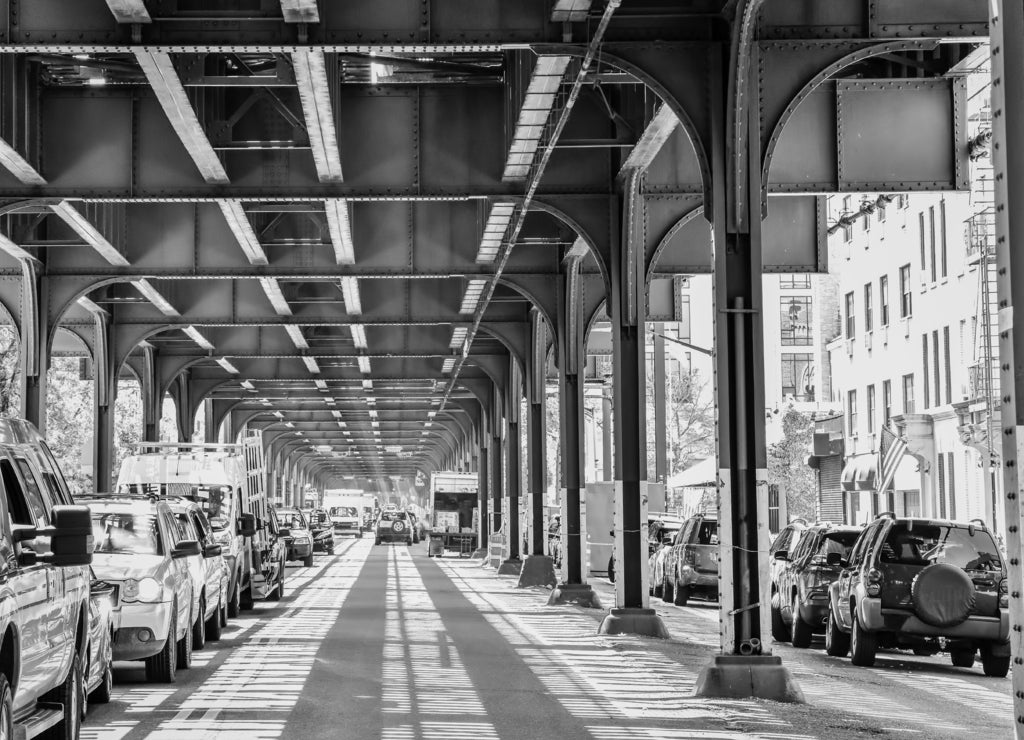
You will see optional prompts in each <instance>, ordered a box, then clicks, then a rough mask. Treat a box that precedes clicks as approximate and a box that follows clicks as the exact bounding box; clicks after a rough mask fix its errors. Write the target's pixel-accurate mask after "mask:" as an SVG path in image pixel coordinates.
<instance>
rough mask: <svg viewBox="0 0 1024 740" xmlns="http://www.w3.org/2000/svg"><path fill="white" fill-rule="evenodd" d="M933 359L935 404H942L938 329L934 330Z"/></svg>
mask: <svg viewBox="0 0 1024 740" xmlns="http://www.w3.org/2000/svg"><path fill="white" fill-rule="evenodd" d="M932 360H933V363H932V365H933V368H932V372H933V379H934V380H935V405H936V406H941V405H942V396H941V395H940V394H941V393H942V385H941V382H942V367H941V366H940V365H939V332H938V330H937V329H936V330H935V331H933V332H932Z"/></svg>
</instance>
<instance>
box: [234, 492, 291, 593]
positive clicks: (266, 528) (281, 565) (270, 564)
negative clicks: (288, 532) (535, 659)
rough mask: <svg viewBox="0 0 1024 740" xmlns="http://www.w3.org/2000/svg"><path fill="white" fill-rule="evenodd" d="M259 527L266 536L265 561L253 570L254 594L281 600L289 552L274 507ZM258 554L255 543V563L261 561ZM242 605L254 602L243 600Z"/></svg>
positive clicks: (264, 544)
mask: <svg viewBox="0 0 1024 740" xmlns="http://www.w3.org/2000/svg"><path fill="white" fill-rule="evenodd" d="M257 527H258V528H259V532H258V534H259V535H261V536H262V537H263V538H264V539H263V545H262V547H264V548H265V550H264V552H265V555H264V556H263V557H264V558H265V562H264V563H263V564H262V565H261V566H260V569H259V572H253V575H252V581H253V590H252V594H253V595H254V596H257V597H259V598H263V599H267V600H268V601H280V600H281V599H283V598H284V584H285V580H286V579H287V576H288V569H287V567H286V565H287V559H286V558H287V557H288V553H287V552H286V548H285V542H284V537H282V536H281V523H280V520H279V519H278V518H277V511H276V510H275V509H273V508H269V509H267V516H266V521H260V522H259V524H258V525H257ZM258 554H259V553H258V552H257V551H256V549H255V543H254V551H253V553H252V557H253V562H254V563H255V562H259V559H258V558H257V555H258ZM242 607H243V608H247V609H248V608H252V603H251V602H246V601H244V600H243V602H242Z"/></svg>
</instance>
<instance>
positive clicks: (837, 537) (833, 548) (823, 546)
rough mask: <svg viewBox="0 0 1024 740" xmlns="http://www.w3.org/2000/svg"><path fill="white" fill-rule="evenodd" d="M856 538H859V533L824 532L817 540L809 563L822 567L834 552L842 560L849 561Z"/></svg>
mask: <svg viewBox="0 0 1024 740" xmlns="http://www.w3.org/2000/svg"><path fill="white" fill-rule="evenodd" d="M858 537H860V532H826V533H825V534H824V535H822V537H821V539H820V540H818V545H817V547H816V548H815V550H814V555H813V556H812V557H811V563H813V564H815V565H824V564H825V562H826V561H827V560H828V556H829V555H831V554H832V553H834V552H837V553H839V555H840V556H842V558H843V560H849V559H850V551H851V550H852V549H853V545H854V543H855V542H856V541H857V538H858Z"/></svg>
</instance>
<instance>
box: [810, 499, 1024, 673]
mask: <svg viewBox="0 0 1024 740" xmlns="http://www.w3.org/2000/svg"><path fill="white" fill-rule="evenodd" d="M828 562H829V563H834V564H838V565H841V566H842V567H843V571H842V572H841V573H840V576H839V579H838V580H837V581H836V582H835V583H833V584H832V586H831V587H830V591H829V597H830V598H829V603H830V607H831V608H830V609H829V619H828V624H827V627H826V631H825V650H826V652H828V654H829V655H837V656H842V655H846V654H847V653H848V652H849V653H850V654H851V656H850V657H851V662H852V663H853V664H854V665H862V666H870V665H874V662H875V653H876V651H877V650H878V648H879V646H882V647H904V648H905V647H909V648H918V649H919V648H921V646H922V645H926V644H928V643H929V642H934V641H935V640H936V638H942V639H943V640H944V642H945V646H946V648H947V649H948V650H949V654H950V658H951V659H952V662H953V665H955V666H959V667H962V668H969V667H971V666H972V665H974V656H975V653H976V652H980V653H981V663H982V667H983V669H984V672H985V675H986V676H1000V677H1002V676H1005V675H1006V674H1007V672H1008V671H1009V668H1010V643H1009V640H1008V636H1009V631H1010V626H1009V616H1008V613H1007V604H1008V598H1007V583H1006V569H1005V566H1004V565H1003V561H1002V558H1001V557H1000V556H999V549H998V548H997V547H996V543H995V540H993V539H992V535H991V533H989V531H988V528H987V527H986V526H985V524H984V523H983V522H981V521H980V520H974V521H972V522H969V523H965V522H951V521H944V520H937V519H905V518H897V517H895V516H894V515H892V514H883V515H881V516H880V517H879V518H878V519H876V520H875V521H874V522H872V523H871V524H869V525H868V526H867V528H865V530H864V531H863V533H861V536H860V537H859V538H858V539H857V543H856V545H854V548H853V551H852V552H851V553H850V556H849V558H848V560H844V559H843V558H842V556H841V555H839V554H830V555H828Z"/></svg>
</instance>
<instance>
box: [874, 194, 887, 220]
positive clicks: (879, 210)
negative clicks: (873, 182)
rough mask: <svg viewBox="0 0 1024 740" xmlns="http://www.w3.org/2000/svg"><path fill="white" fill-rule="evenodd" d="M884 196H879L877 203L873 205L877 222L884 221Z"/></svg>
mask: <svg viewBox="0 0 1024 740" xmlns="http://www.w3.org/2000/svg"><path fill="white" fill-rule="evenodd" d="M885 205H886V201H885V198H879V199H878V204H877V206H876V207H875V218H877V219H878V223H880V224H881V223H885Z"/></svg>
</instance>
